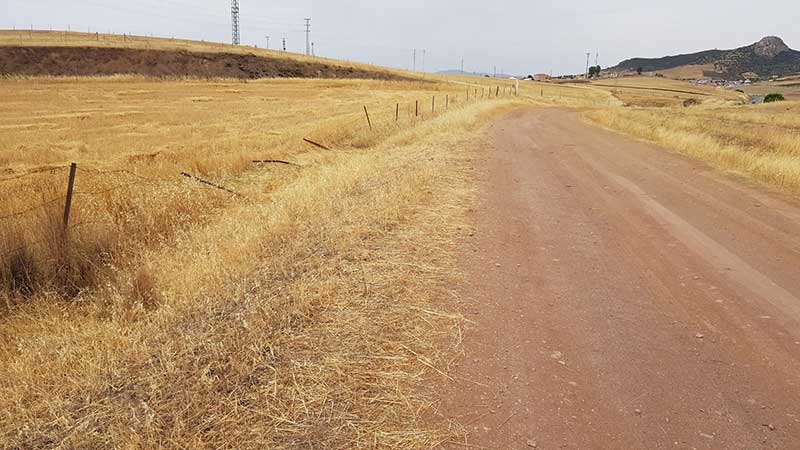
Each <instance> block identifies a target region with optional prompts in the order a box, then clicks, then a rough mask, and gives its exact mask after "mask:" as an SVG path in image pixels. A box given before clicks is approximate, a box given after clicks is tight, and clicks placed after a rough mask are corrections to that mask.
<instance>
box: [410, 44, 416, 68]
mask: <svg viewBox="0 0 800 450" xmlns="http://www.w3.org/2000/svg"><path fill="white" fill-rule="evenodd" d="M413 61H414V62H413V63H412V64H413V65H412V66H411V67H412V68H411V71H412V72H416V71H417V49H414V57H413Z"/></svg>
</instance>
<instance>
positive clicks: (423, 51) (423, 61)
mask: <svg viewBox="0 0 800 450" xmlns="http://www.w3.org/2000/svg"><path fill="white" fill-rule="evenodd" d="M422 71H423V72H425V49H424V48H423V49H422Z"/></svg>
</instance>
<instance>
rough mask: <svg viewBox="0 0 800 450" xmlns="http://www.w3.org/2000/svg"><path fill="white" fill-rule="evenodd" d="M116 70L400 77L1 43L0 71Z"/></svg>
mask: <svg viewBox="0 0 800 450" xmlns="http://www.w3.org/2000/svg"><path fill="white" fill-rule="evenodd" d="M118 74H126V75H131V74H133V75H144V76H149V77H199V78H206V77H208V78H241V79H258V78H278V77H281V78H286V77H290V78H359V79H381V80H391V79H402V78H401V77H399V76H397V75H394V74H391V73H389V72H381V71H370V70H364V69H359V68H354V67H345V66H337V65H332V64H328V63H326V62H304V61H296V60H293V59H289V58H269V57H264V56H257V55H253V54H233V53H210V52H209V53H204V52H189V51H164V50H146V49H131V48H101V47H0V75H27V76H40V75H50V76H98V75H99V76H105V75H118Z"/></svg>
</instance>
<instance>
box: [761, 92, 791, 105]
mask: <svg viewBox="0 0 800 450" xmlns="http://www.w3.org/2000/svg"><path fill="white" fill-rule="evenodd" d="M784 100H786V99H785V98H783V94H769V95H767V96H766V97H764V103H772V102H782V101H784Z"/></svg>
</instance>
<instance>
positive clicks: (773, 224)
mask: <svg viewBox="0 0 800 450" xmlns="http://www.w3.org/2000/svg"><path fill="white" fill-rule="evenodd" d="M490 138H491V144H492V147H493V148H491V149H489V150H488V151H487V152H486V161H485V167H484V168H483V169H482V174H481V178H482V179H481V180H480V182H481V185H482V186H483V194H482V199H481V204H480V207H479V208H478V209H477V211H476V212H475V214H476V217H475V221H476V232H475V234H474V236H473V237H471V238H469V239H470V241H469V242H467V244H466V245H465V251H464V254H463V258H462V260H463V264H464V266H465V270H466V271H467V273H468V274H469V275H470V277H469V279H470V281H469V282H468V285H467V286H464V288H463V292H464V297H465V298H466V299H468V301H467V305H466V315H467V317H468V318H469V319H470V320H473V321H475V325H474V327H473V328H472V329H471V331H470V332H469V333H468V334H467V336H466V340H465V351H466V355H465V357H464V358H463V359H462V360H461V361H460V363H459V364H460V366H459V367H458V368H457V371H456V377H457V380H458V382H457V384H456V386H453V387H452V389H451V390H450V391H448V392H445V393H444V395H443V404H442V408H441V412H442V414H443V415H445V416H446V417H449V418H454V419H457V420H459V421H460V422H461V423H466V424H469V429H470V430H471V431H472V433H471V435H470V436H469V439H468V441H467V442H462V443H460V444H453V445H452V446H451V447H452V448H454V449H456V448H461V449H463V448H497V449H526V448H528V449H529V448H533V446H534V445H535V446H536V448H539V449H544V450H550V449H624V450H635V449H647V450H649V449H719V450H734V449H742V450H749V449H784V450H794V449H800V208H799V207H798V206H797V204H792V203H791V202H790V201H787V200H785V199H782V198H781V196H778V195H774V194H769V193H766V191H765V190H763V189H761V188H757V187H753V186H749V185H748V184H747V183H746V182H742V181H737V180H734V179H733V178H730V177H727V176H724V175H722V174H719V173H716V172H714V171H712V170H710V169H708V168H707V167H706V166H704V165H703V164H702V163H699V162H696V161H692V160H688V159H686V158H683V157H680V156H676V155H674V154H671V153H669V152H667V151H665V150H663V149H659V148H657V147H655V146H652V145H648V144H644V143H640V142H637V141H634V140H630V139H627V138H624V137H621V136H618V135H615V134H613V133H610V132H606V131H603V130H600V129H598V128H594V127H591V126H588V125H586V124H584V123H582V122H581V121H580V119H579V118H578V116H577V115H576V114H574V113H571V112H567V111H561V110H555V109H538V110H528V111H524V112H517V113H513V114H511V115H509V116H507V117H505V118H504V119H502V120H500V121H498V122H497V123H496V124H495V125H494V126H493V128H492V129H491V132H490ZM465 444H466V446H465Z"/></svg>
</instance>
